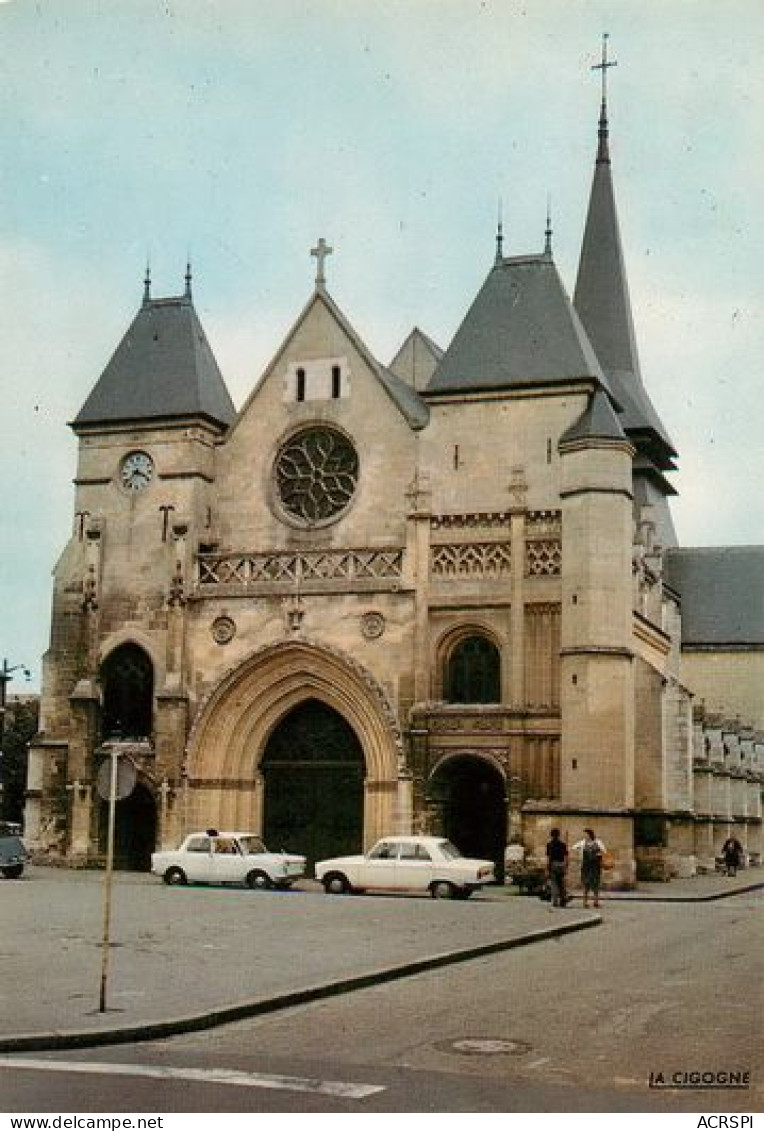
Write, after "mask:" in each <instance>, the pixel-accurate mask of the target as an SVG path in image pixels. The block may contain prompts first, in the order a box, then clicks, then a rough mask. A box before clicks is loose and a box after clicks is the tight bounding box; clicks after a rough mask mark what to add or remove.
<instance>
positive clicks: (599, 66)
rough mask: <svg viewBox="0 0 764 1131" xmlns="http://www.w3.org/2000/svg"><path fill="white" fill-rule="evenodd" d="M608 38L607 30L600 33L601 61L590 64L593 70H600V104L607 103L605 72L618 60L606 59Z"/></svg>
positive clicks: (616, 64) (616, 63)
mask: <svg viewBox="0 0 764 1131" xmlns="http://www.w3.org/2000/svg"><path fill="white" fill-rule="evenodd" d="M609 38H610V36H609V35H608V33H607V32H603V35H602V61H601V62H600V63H594V64H593V66H592V70H593V71H601V72H602V105H603V106H605V105H607V73H608V70H609V69H610V67H617V66H618V61H617V60H616V59H608V57H607V41H608V39H609Z"/></svg>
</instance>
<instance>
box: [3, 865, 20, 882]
mask: <svg viewBox="0 0 764 1131" xmlns="http://www.w3.org/2000/svg"><path fill="white" fill-rule="evenodd" d="M23 871H24V865H23V864H9V865H8V867H7V868H3V875H4V876H5V878H6V880H17V879H18V878H19V876H20V875H21V873H22V872H23Z"/></svg>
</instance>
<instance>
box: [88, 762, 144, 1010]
mask: <svg viewBox="0 0 764 1131" xmlns="http://www.w3.org/2000/svg"><path fill="white" fill-rule="evenodd" d="M108 753H109V755H110V757H109V758H104V760H103V762H102V763H101V767H100V769H99V771H98V777H97V779H96V789H97V790H98V795H99V797H101V798H102V799H103V800H104V801H108V803H109V826H108V833H107V839H106V872H105V874H104V881H103V936H102V940H101V994H100V999H99V1005H98V1011H99V1013H105V1012H106V984H107V980H108V975H109V946H110V941H109V933H110V929H111V877H112V872H113V871H114V825H115V817H116V806H117V802H118V801H122V800H123V799H124V798H125V797H129V796H130V794H131V793H132V792H133V789H134V788H135V778H136V772H135V766H134V765H133V763H132V762H131V761H130V759H129V758H127V757H125V755H124V752H123V751H120V750H119V749H118V748H117V744H116V743H112V744H110V747H109V748H108ZM120 755H122V757H121V760H120Z"/></svg>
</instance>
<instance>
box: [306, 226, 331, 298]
mask: <svg viewBox="0 0 764 1131" xmlns="http://www.w3.org/2000/svg"><path fill="white" fill-rule="evenodd" d="M333 251H334V248H333V247H329V244H328V243H327V242H326V240H325V239H324V237H323V236H321V238H320V240H319V241H318V244H317V245H316V247H312V248H311V249H310V254H311V255H312V256H314V257H315V258H316V260H317V261H318V262H317V263H316V288H317V289H318V290H323V288H324V286H325V285H326V276H325V275H324V260H325V259H326V257H327V255H331V254H332V252H333Z"/></svg>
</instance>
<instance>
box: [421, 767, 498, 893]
mask: <svg viewBox="0 0 764 1131" xmlns="http://www.w3.org/2000/svg"><path fill="white" fill-rule="evenodd" d="M427 800H428V801H429V803H430V804H431V805H432V806H433V807H434V809H435V824H436V825H437V826H438V827H437V828H436V829H435V830H434V831H435V832H437V833H439V834H440V835H442V836H445V837H448V839H449V840H450V841H452V842H453V843H454V844H455V845H456V847H457V848H458V849H459V850H460V851H461V852H463V853H464V855H465V856H473V857H477V858H478V859H480V860H493V861H494V863H495V865H496V877H497V879H500V880H501V879H503V878H504V849H505V846H506V842H507V797H506V783H505V779H504V776H503V775H502V773H501V772H500V771H499V770H498V769H497V768H496V767H495V766H494V765H492V763H491V762H489V761H487V760H486V759H485V758H480V757H476V756H474V755H469V754H464V755H456V756H454V757H452V758H446V759H445V760H444V761H442V762H440V763H439V764H438V766H436V768H435V770H434V771H433V773H432V776H431V777H430V780H429V782H428V785H427Z"/></svg>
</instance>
